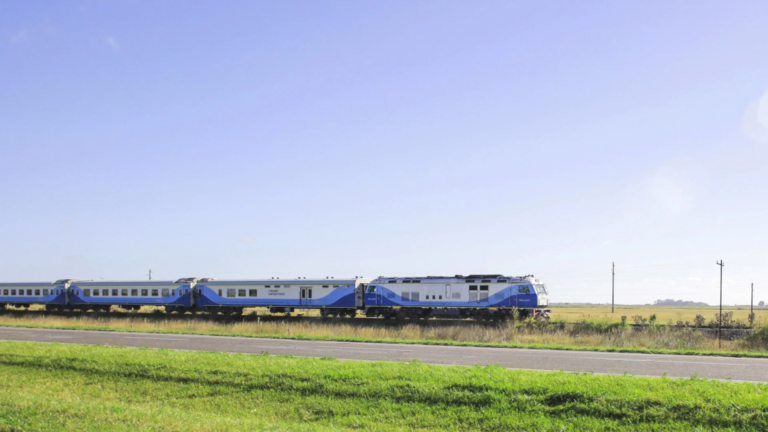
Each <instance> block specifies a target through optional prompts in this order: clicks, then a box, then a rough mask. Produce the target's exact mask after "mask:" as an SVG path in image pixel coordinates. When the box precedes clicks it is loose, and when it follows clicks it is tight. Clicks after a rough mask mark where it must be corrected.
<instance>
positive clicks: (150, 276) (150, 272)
mask: <svg viewBox="0 0 768 432" xmlns="http://www.w3.org/2000/svg"><path fill="white" fill-rule="evenodd" d="M149 280H152V269H149Z"/></svg>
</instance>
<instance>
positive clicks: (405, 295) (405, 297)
mask: <svg viewBox="0 0 768 432" xmlns="http://www.w3.org/2000/svg"><path fill="white" fill-rule="evenodd" d="M403 301H404V302H407V301H411V293H409V292H404V293H403Z"/></svg>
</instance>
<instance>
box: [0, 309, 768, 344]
mask: <svg viewBox="0 0 768 432" xmlns="http://www.w3.org/2000/svg"><path fill="white" fill-rule="evenodd" d="M0 325H12V326H13V325H32V326H41V327H70V328H71V327H78V328H100V329H111V330H118V331H119V330H129V331H155V332H169V333H171V332H183V333H207V334H220V335H233V336H234V335H248V336H254V335H260V336H269V337H281V336H286V337H310V338H312V337H314V338H358V339H366V340H379V341H382V340H402V341H430V342H455V343H496V344H504V345H542V346H553V347H554V346H560V347H563V346H567V347H583V348H588V347H591V348H594V347H602V348H623V349H651V350H661V349H664V350H682V351H717V352H725V351H730V352H747V351H761V350H764V349H765V347H764V346H762V344H757V345H755V344H751V345H748V344H746V343H745V341H743V340H734V341H723V344H722V347H721V348H718V342H717V339H716V338H715V337H713V336H709V335H705V334H702V333H701V332H699V331H695V330H691V329H675V328H660V327H655V328H652V329H649V330H646V331H634V330H632V329H628V328H624V327H621V326H617V325H611V324H610V323H609V322H607V321H604V322H593V323H587V324H584V325H576V326H573V325H565V323H562V322H561V323H557V322H556V323H554V324H534V323H514V322H505V323H500V324H493V325H488V324H480V323H474V322H470V321H467V322H458V323H457V322H450V321H443V322H441V321H430V322H427V323H419V324H416V323H414V324H405V325H397V324H395V323H393V322H391V321H389V322H385V321H383V320H376V319H354V320H341V319H331V320H326V321H321V320H319V319H307V320H275V319H269V320H267V319H258V320H254V319H253V318H252V317H246V318H245V319H242V318H241V319H233V320H230V321H228V322H223V321H215V320H211V319H208V318H204V317H201V318H192V317H188V316H186V317H184V318H179V317H174V316H173V315H171V316H167V315H163V314H136V315H134V316H128V317H113V316H103V315H97V314H81V315H77V316H71V317H67V316H54V315H44V314H40V315H37V314H35V315H34V316H33V315H32V314H27V315H23V316H18V315H12V314H5V315H0Z"/></svg>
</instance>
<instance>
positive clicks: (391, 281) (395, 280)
mask: <svg viewBox="0 0 768 432" xmlns="http://www.w3.org/2000/svg"><path fill="white" fill-rule="evenodd" d="M387 283H397V279H390V280H389V281H387Z"/></svg>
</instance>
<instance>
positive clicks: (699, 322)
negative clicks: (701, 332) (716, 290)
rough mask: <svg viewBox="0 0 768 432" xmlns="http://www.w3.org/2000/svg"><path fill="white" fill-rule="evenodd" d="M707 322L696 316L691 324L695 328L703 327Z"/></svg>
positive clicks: (702, 317) (701, 316)
mask: <svg viewBox="0 0 768 432" xmlns="http://www.w3.org/2000/svg"><path fill="white" fill-rule="evenodd" d="M706 322H707V320H706V319H705V318H704V315H696V318H694V319H693V324H694V325H695V326H696V327H704V324H706Z"/></svg>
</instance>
